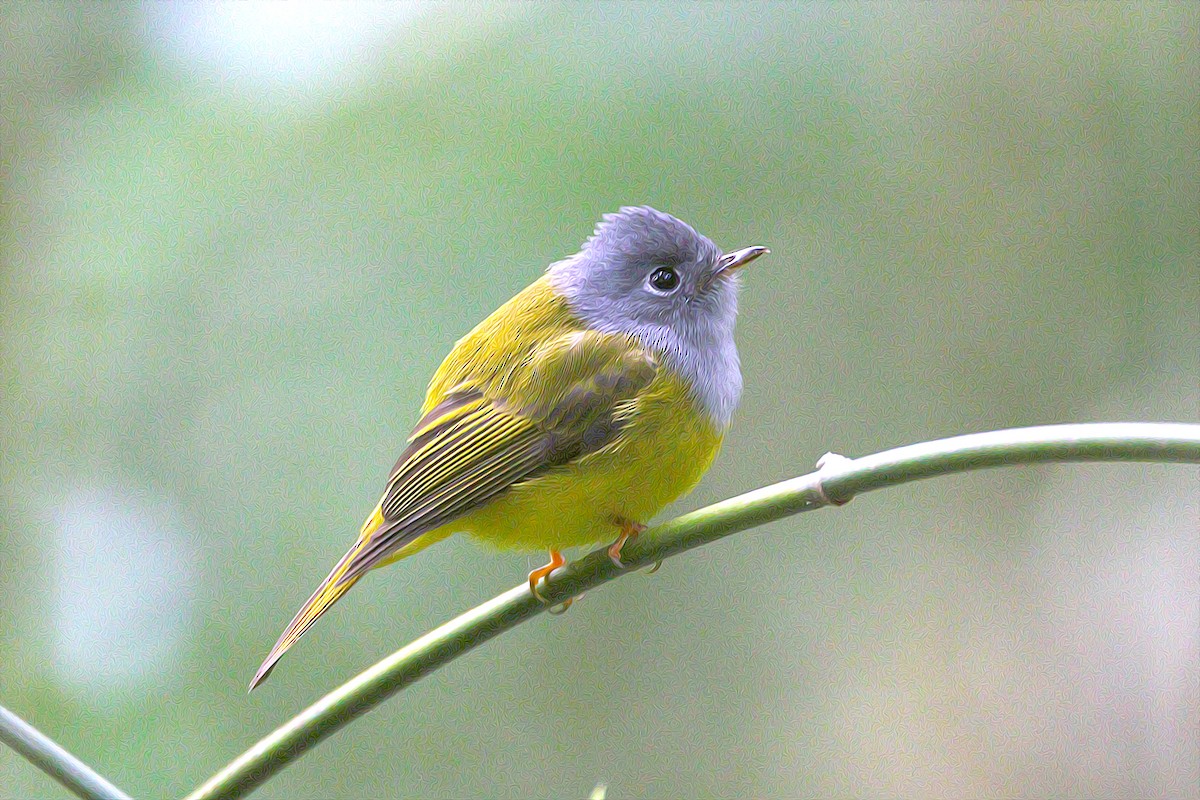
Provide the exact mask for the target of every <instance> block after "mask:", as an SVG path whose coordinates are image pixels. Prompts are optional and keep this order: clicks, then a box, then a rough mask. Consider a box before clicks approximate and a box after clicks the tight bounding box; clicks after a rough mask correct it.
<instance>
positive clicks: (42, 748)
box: [0, 706, 129, 800]
mask: <svg viewBox="0 0 1200 800" xmlns="http://www.w3.org/2000/svg"><path fill="white" fill-rule="evenodd" d="M0 742H4V744H6V745H8V746H9V747H11V748H12V749H13V750H16V751H17V752H18V753H20V754H21V755H23V756H25V758H27V759H29V760H30V761H31V762H33V765H34V766H35V767H37V768H38V769H40V770H42V772H45V773H46V774H47V775H49V776H50V777H51V778H54V780H56V781H58V782H59V783H61V784H62V785H63V786H65V787H67V789H69V790H70V791H72V792H74V793H75V794H77V795H79V796H80V797H82V798H84V800H129V795H127V794H125V793H124V792H122V791H121V790H120V789H118V788H117V787H115V786H113V785H112V784H111V783H109V782H108V781H106V780H105V779H104V778H102V777H100V776H99V775H98V774H96V772H95V771H93V770H92V768H91V767H89V766H88V765H87V764H85V763H83V762H82V761H80V760H79V759H78V758H76V757H75V756H73V755H71V754H70V753H68V752H67V751H66V750H64V749H63V747H62V745H60V744H58V743H57V742H55V741H54V740H53V739H51V738H50V737H49V736H47V735H46V734H44V733H42V732H41V731H39V730H38V729H37V728H35V727H33V726H32V725H30V724H29V723H28V722H26V721H25V720H23V719H21V718H20V717H18V716H17V715H16V714H14V713H12V712H11V711H9V710H8V709H7V708H5V707H4V706H0Z"/></svg>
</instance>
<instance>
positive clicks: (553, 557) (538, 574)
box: [529, 550, 567, 603]
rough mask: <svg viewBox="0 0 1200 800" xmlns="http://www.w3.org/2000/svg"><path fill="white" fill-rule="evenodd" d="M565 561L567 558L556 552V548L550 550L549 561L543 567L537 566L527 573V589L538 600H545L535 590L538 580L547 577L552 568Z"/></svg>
mask: <svg viewBox="0 0 1200 800" xmlns="http://www.w3.org/2000/svg"><path fill="white" fill-rule="evenodd" d="M565 563H567V560H566V559H565V558H563V554H562V553H560V552H558V551H557V550H551V551H550V563H549V564H547V565H546V566H544V567H538V568H537V569H535V570H534V571H533V572H531V573H529V591H530V592H531V593H533V596H534V597H536V598H537V599H538V600H541V601H542V602H543V603H544V602H546V598H544V597H542V595H541V593H540V592H539V591H538V590H537V585H538V581H540V580H542V579H543V578H545V577H547V576H548V575H549V574H550V573H551V572H554V570H556V569H558V568H559V567H561V566H562V565H563V564H565Z"/></svg>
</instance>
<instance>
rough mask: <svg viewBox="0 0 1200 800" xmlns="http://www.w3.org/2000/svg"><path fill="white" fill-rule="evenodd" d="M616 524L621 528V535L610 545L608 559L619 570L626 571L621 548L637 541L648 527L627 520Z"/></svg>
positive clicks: (617, 521)
mask: <svg viewBox="0 0 1200 800" xmlns="http://www.w3.org/2000/svg"><path fill="white" fill-rule="evenodd" d="M616 523H617V524H618V525H620V526H621V535H620V536H618V537H617V540H616V541H615V542H613V543H612V544H611V545H609V547H608V557H609V559H610V560H611V561H612V562H613V564H615V565H616V567H617V569H625V564H624V562H622V561H621V548H622V547H624V546H625V544H626V542H629V541H631V540H633V539H636V538H637V537H638V535H639V534H640V533H641V532H642V531H644V530H646V526H645V525H642V524H641V523H638V522H630V521H629V520H627V519H621V520H616ZM655 569H657V567H655Z"/></svg>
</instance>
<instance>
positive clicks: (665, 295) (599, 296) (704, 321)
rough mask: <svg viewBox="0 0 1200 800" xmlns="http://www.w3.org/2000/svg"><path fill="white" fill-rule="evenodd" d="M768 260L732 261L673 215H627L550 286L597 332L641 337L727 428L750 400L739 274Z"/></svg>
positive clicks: (750, 255) (600, 228)
mask: <svg viewBox="0 0 1200 800" xmlns="http://www.w3.org/2000/svg"><path fill="white" fill-rule="evenodd" d="M766 252H768V251H767V249H766V248H765V247H747V248H744V249H741V250H736V251H734V252H731V253H728V254H725V253H722V252H721V249H720V248H719V247H717V246H716V245H715V244H713V243H712V241H711V240H710V239H709V238H708V237H706V236H702V235H700V234H699V233H697V232H696V231H695V230H694V229H693V228H692V226H690V225H688V224H687V223H685V222H683V221H681V220H678V219H676V218H675V217H672V216H671V215H670V214H664V213H662V212H661V211H656V210H654V209H653V208H649V207H647V206H639V207H625V208H622V209H621V210H620V211H618V212H617V213H615V214H605V215H604V219H603V220H601V222H600V224H599V225H597V226H596V230H595V232H594V233H593V234H592V235H591V237H590V238H588V240H587V242H585V243H584V245H583V248H582V249H581V250H580V251H579V252H578V253H576V254H575V255H573V256H571V257H570V258H568V259H565V260H563V261H559V262H558V263H556V264H553V265H551V267H550V271H549V278H550V282H551V284H552V285H553V286H554V288H555V289H556V290H558V291H559V292H560V293H561V294H562V295H563V296H564V297H566V299H567V302H568V304H569V305H570V306H571V309H572V310H573V311H574V312H575V313H576V314H578V315H579V317H580V318H581V319H582V320H583V321H584V322H585V323H587V325H588V326H589V327H591V328H594V329H597V330H602V331H606V332H609V333H623V334H627V335H630V336H634V337H636V338H638V339H639V340H640V341H641V342H642V344H643V346H645V347H648V348H650V349H651V350H653V351H655V352H656V353H658V354H659V355H660V356H661V357H662V358H663V359H665V361H666V362H667V363H668V364H669V365H670V366H672V367H673V368H674V369H676V370H677V371H678V372H680V373H681V374H682V375H683V376H684V377H685V378H687V379H688V381H689V382H690V384H691V388H692V392H693V395H694V396H695V398H696V400H697V401H698V402H699V403H700V405H701V407H702V408H703V409H704V410H705V411H707V412H708V414H709V416H710V417H712V419H713V421H714V422H715V423H716V424H718V425H719V426H722V427H724V426H725V425H728V424H729V420H730V418H731V417H732V416H733V411H734V409H735V408H736V407H737V403H738V400H739V399H740V397H741V394H742V374H741V369H740V366H739V364H738V355H737V347H736V346H735V345H734V341H733V328H734V322H735V321H736V318H737V292H738V285H739V280H740V279H739V276H738V274H737V270H738V269H739V268H740V267H743V266H745V265H746V264H748V263H750V262H751V261H752V260H754V259H755V258H758V257H759V256H761V255H763V254H764V253H766Z"/></svg>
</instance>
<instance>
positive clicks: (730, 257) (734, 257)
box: [716, 244, 771, 275]
mask: <svg viewBox="0 0 1200 800" xmlns="http://www.w3.org/2000/svg"><path fill="white" fill-rule="evenodd" d="M769 252H771V251H770V250H768V249H767V248H765V247H762V246H761V245H757V244H756V245H754V246H753V247H743V248H742V249H741V250H734V251H733V252H732V253H726V254H725V255H723V256H721V258H720V260H719V261H717V272H716V274H717V275H726V274H728V273H730V272H736V271H737V270H739V269H741V268H742V267H744V266H746V265H747V264H749V263H750V262H751V261H753V260H754V259H756V258H758V257H759V256H765V255H766V254H767V253H769Z"/></svg>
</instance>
